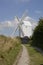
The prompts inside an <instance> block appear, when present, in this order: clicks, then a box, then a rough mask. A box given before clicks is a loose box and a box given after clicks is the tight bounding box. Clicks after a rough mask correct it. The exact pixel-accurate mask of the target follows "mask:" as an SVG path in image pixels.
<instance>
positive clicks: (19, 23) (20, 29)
mask: <svg viewBox="0 0 43 65" xmlns="http://www.w3.org/2000/svg"><path fill="white" fill-rule="evenodd" d="M25 17H26V12H25V13H24V14H23V16H22V18H21V19H19V18H18V17H17V16H16V17H15V18H16V20H17V21H18V26H17V28H16V29H15V30H14V31H13V33H12V35H13V34H15V33H16V31H17V30H18V29H19V37H21V34H22V36H23V37H24V32H23V30H22V24H23V20H24V19H25Z"/></svg>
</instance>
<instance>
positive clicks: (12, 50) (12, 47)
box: [0, 36, 22, 65]
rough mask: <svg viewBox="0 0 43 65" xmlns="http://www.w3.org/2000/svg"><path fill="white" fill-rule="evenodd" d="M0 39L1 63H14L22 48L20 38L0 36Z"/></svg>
mask: <svg viewBox="0 0 43 65" xmlns="http://www.w3.org/2000/svg"><path fill="white" fill-rule="evenodd" d="M0 41H1V42H0V65H12V64H13V63H14V62H15V60H16V58H17V55H18V53H19V52H20V50H21V49H22V46H21V41H20V39H18V38H14V39H11V38H9V37H5V36H0Z"/></svg>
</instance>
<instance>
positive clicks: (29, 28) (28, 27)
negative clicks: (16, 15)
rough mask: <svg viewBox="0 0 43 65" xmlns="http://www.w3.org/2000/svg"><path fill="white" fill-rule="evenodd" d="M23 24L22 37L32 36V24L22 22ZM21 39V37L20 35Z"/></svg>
mask: <svg viewBox="0 0 43 65" xmlns="http://www.w3.org/2000/svg"><path fill="white" fill-rule="evenodd" d="M23 23H24V24H22V31H23V33H24V36H28V37H30V36H31V35H32V24H31V22H30V21H25V20H24V21H23ZM21 37H23V35H22V33H21Z"/></svg>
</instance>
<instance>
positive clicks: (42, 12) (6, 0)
mask: <svg viewBox="0 0 43 65" xmlns="http://www.w3.org/2000/svg"><path fill="white" fill-rule="evenodd" d="M24 12H26V15H27V16H28V17H30V18H31V19H33V20H35V21H36V22H37V21H38V20H39V18H40V17H43V0H0V34H8V35H11V34H12V31H13V30H14V27H13V28H12V26H13V25H12V23H11V22H13V21H14V17H15V16H18V17H19V18H20V17H22V15H23V14H24ZM1 23H2V25H1ZM13 23H14V22H13ZM15 24H16V23H15ZM15 24H14V25H15ZM3 25H6V26H7V25H9V26H10V28H9V27H4V28H3V27H1V26H3ZM15 26H16V25H15Z"/></svg>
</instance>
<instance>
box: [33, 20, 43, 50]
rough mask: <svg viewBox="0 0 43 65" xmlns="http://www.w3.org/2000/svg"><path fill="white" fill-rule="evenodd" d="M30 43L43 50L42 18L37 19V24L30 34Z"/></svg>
mask: <svg viewBox="0 0 43 65" xmlns="http://www.w3.org/2000/svg"><path fill="white" fill-rule="evenodd" d="M32 40H33V41H32V42H33V43H32V44H33V45H34V46H37V47H39V48H41V49H42V50H43V19H40V20H39V24H38V26H37V27H36V28H35V30H34V33H33V35H32Z"/></svg>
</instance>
